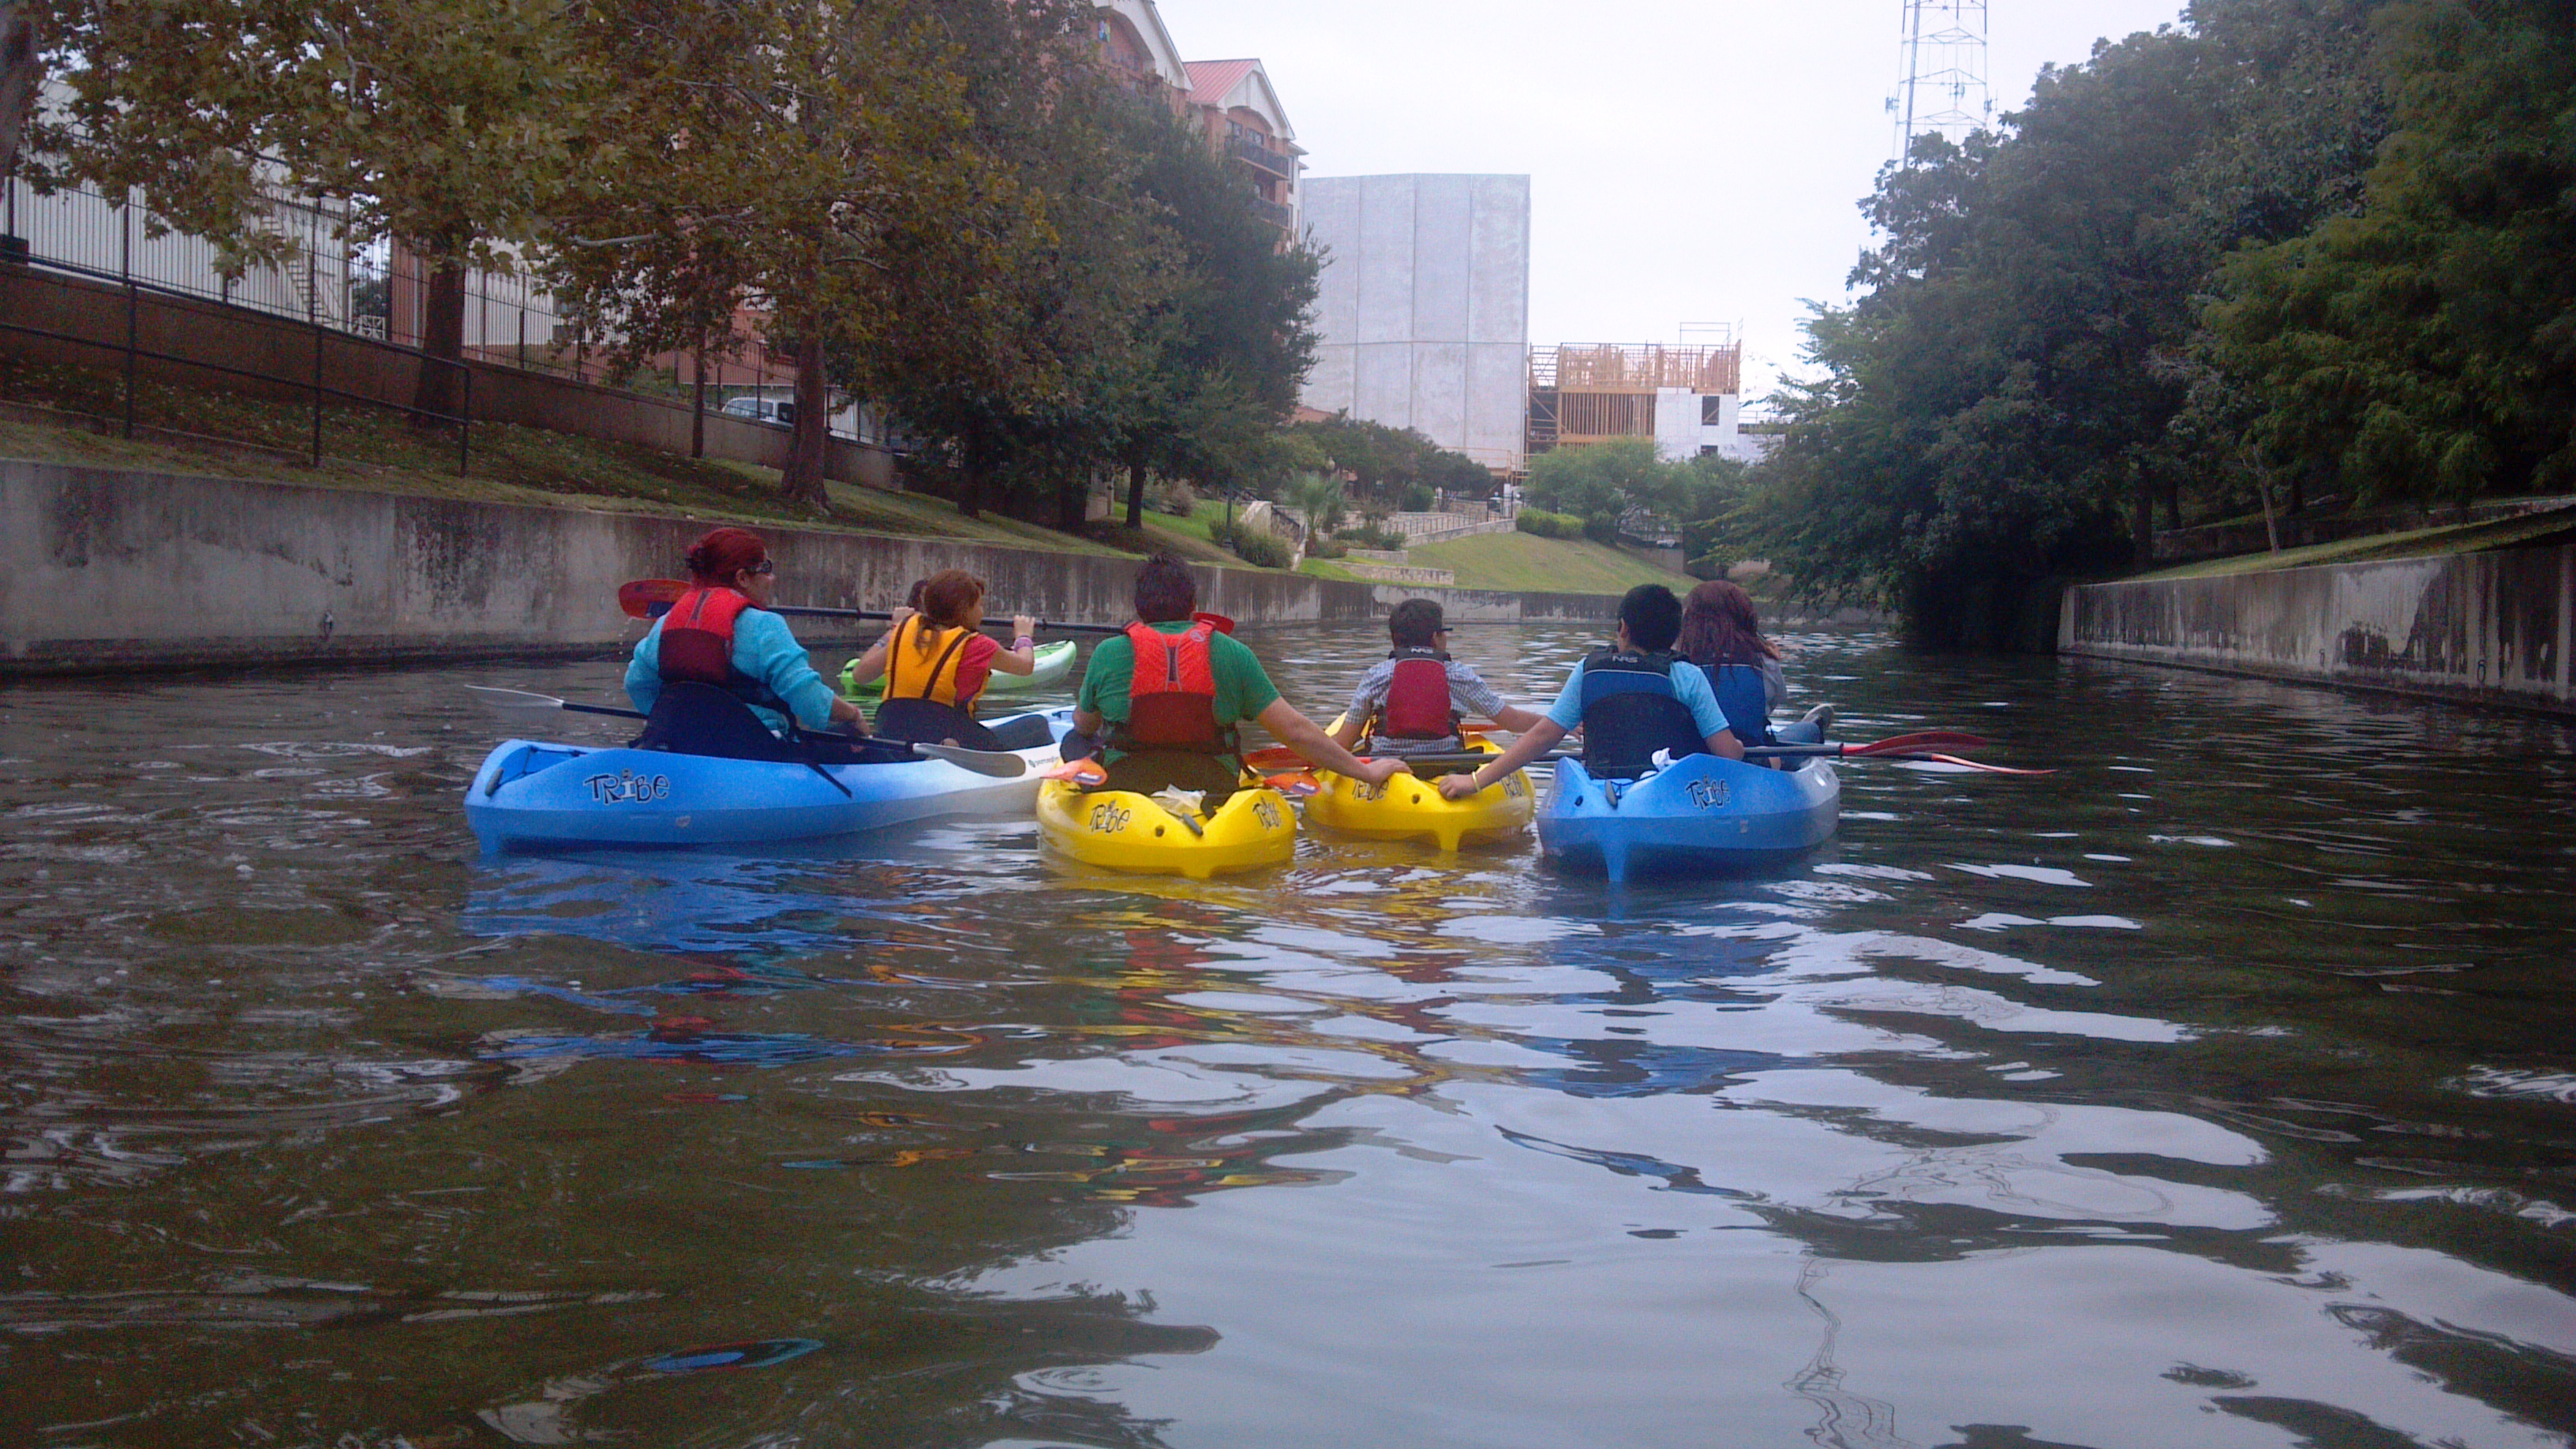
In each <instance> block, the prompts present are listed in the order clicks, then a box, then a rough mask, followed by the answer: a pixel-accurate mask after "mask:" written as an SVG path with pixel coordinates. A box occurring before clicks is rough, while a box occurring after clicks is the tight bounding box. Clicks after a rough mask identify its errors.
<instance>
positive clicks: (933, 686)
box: [885, 614, 982, 710]
mask: <svg viewBox="0 0 2576 1449" xmlns="http://www.w3.org/2000/svg"><path fill="white" fill-rule="evenodd" d="M925 633H927V634H928V635H929V636H930V641H931V647H932V648H933V649H936V650H938V654H937V655H936V657H934V658H933V659H932V660H931V661H930V663H929V664H927V665H923V664H921V663H919V662H918V661H919V660H920V658H921V652H920V649H919V648H918V641H919V640H920V638H921V637H922V635H923V634H925ZM952 635H953V636H954V637H953V638H952V637H950V636H952ZM974 635H975V631H974V630H972V629H966V628H956V629H942V628H940V627H939V626H938V625H936V624H933V623H931V622H930V621H929V620H927V619H925V618H923V617H922V616H920V615H919V614H915V615H913V616H912V617H911V618H909V619H906V620H904V621H903V622H902V623H900V624H897V625H895V626H894V637H893V638H892V639H890V640H888V641H886V683H885V697H886V698H888V699H926V700H929V701H930V702H931V703H932V704H945V705H950V706H952V707H956V708H962V709H967V710H972V709H973V707H974V703H975V696H974V695H968V696H967V697H966V698H964V699H960V698H958V697H957V675H958V672H959V671H960V670H961V669H962V668H963V667H964V666H965V662H966V641H967V640H969V639H971V638H973V637H974ZM942 640H945V641H946V645H945V647H942V645H941V641H942ZM916 669H918V670H920V671H921V673H920V675H919V677H918V678H907V677H906V676H907V675H909V674H910V673H911V672H912V671H913V670H916ZM976 693H978V694H980V693H982V691H981V690H978V691H976Z"/></svg>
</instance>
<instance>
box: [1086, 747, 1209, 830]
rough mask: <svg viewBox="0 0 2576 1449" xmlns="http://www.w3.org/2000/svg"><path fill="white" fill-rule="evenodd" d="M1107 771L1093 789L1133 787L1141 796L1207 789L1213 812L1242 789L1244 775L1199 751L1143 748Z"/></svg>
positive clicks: (1207, 804)
mask: <svg viewBox="0 0 2576 1449" xmlns="http://www.w3.org/2000/svg"><path fill="white" fill-rule="evenodd" d="M1108 770H1109V778H1108V780H1107V781H1105V782H1104V783H1102V784H1099V785H1095V786H1093V787H1092V788H1093V789H1095V790H1132V791H1134V792H1135V793H1137V794H1139V795H1151V794H1153V793H1154V792H1155V791H1157V790H1162V789H1167V788H1169V789H1179V790H1204V791H1206V792H1207V802H1206V809H1207V810H1208V812H1209V813H1210V814H1214V813H1215V811H1216V808H1217V807H1218V806H1219V805H1222V804H1224V803H1225V801H1226V799H1227V797H1228V796H1231V795H1232V794H1233V793H1234V792H1235V791H1237V790H1239V789H1241V788H1243V776H1242V775H1241V774H1239V773H1238V772H1236V771H1235V770H1234V769H1232V768H1231V767H1229V766H1228V765H1227V764H1226V762H1225V761H1223V760H1220V759H1218V758H1217V757H1216V756H1214V755H1204V754H1200V753H1199V752H1197V751H1196V750H1140V751H1137V752H1135V753H1133V754H1126V755H1120V756H1119V757H1118V758H1117V759H1115V760H1112V761H1110V762H1109V765H1108Z"/></svg>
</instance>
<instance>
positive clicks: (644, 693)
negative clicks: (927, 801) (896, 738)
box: [626, 528, 867, 734]
mask: <svg viewBox="0 0 2576 1449" xmlns="http://www.w3.org/2000/svg"><path fill="white" fill-rule="evenodd" d="M688 566H689V591H688V592H687V593H685V594H683V595H681V596H680V599H679V601H678V602H677V603H675V604H673V605H672V606H671V610H670V612H669V613H667V614H664V615H663V616H662V617H661V618H659V619H657V620H655V621H654V623H653V627H652V629H651V630H650V631H649V632H647V633H646V634H645V636H644V637H643V639H641V640H640V641H638V642H637V643H636V645H635V658H634V660H633V661H632V662H631V663H629V664H628V665H627V666H626V697H627V698H629V699H631V700H633V701H634V702H635V707H636V708H637V709H639V710H642V711H643V712H644V713H646V714H648V715H649V714H651V713H652V712H653V705H654V703H655V701H657V700H659V699H660V698H661V696H662V686H663V684H664V683H665V681H668V680H673V679H688V680H694V681H702V682H705V683H709V684H716V685H719V686H721V687H722V688H724V689H726V690H727V691H729V692H730V693H732V694H733V695H734V697H735V698H737V699H740V700H741V701H742V702H743V703H744V704H746V705H749V706H750V707H751V711H752V713H753V714H755V715H757V716H759V717H760V721H761V723H763V724H765V725H767V726H769V728H770V729H771V730H772V731H773V732H777V733H781V734H783V733H785V732H786V731H787V729H788V725H789V721H790V719H791V718H792V719H793V720H794V722H795V723H797V724H800V725H803V726H804V727H805V728H807V729H821V728H823V727H825V726H826V725H845V726H848V727H849V728H850V730H851V731H852V732H854V733H859V734H865V733H866V732H867V724H866V721H865V719H864V717H863V716H861V715H860V713H859V707H858V706H857V705H854V704H852V703H850V702H849V701H848V700H845V699H843V698H841V697H840V695H839V693H838V692H837V691H835V690H834V689H833V688H832V687H831V686H830V685H828V684H826V683H824V682H823V676H822V675H820V674H818V673H816V672H815V669H814V663H813V661H812V660H811V659H809V658H807V657H806V654H805V646H804V645H802V644H799V643H797V642H796V635H795V633H794V632H793V631H791V630H790V629H789V628H788V627H787V621H786V620H785V619H782V618H780V617H779V616H778V615H776V614H773V613H771V612H769V601H770V599H771V598H772V597H773V596H774V595H775V594H776V592H777V588H778V566H777V564H776V563H775V562H774V561H773V560H772V559H771V558H770V557H769V545H768V544H767V543H765V542H763V541H762V539H761V537H760V535H759V534H756V533H753V532H751V531H750V530H749V529H743V528H719V529H717V530H716V531H714V532H713V533H710V534H708V535H707V536H706V537H704V538H702V539H699V540H698V541H697V542H696V543H695V544H694V545H692V546H691V547H690V549H689V554H688ZM666 631H667V632H669V633H671V634H672V635H673V638H672V648H671V651H670V653H671V657H670V658H668V659H665V658H664V655H663V641H664V635H665V633H666Z"/></svg>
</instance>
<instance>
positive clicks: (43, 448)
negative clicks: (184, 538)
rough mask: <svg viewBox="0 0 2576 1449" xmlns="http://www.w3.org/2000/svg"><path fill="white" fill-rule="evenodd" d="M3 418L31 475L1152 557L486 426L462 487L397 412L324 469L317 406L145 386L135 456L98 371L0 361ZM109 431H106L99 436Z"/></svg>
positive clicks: (938, 510) (5, 436) (364, 411)
mask: <svg viewBox="0 0 2576 1449" xmlns="http://www.w3.org/2000/svg"><path fill="white" fill-rule="evenodd" d="M0 402H8V403H15V404H19V405H20V406H21V407H23V408H26V409H29V410H30V411H27V412H22V413H18V414H16V415H14V416H11V417H6V418H0V456H6V457H11V458H24V459H28V460H30V461H34V462H43V463H67V464H77V465H86V466H95V467H112V468H127V469H138V470H148V471H154V472H167V473H193V474H209V475H213V476H216V477H226V478H246V479H261V480H265V481H270V482H285V483H293V484H298V485H302V486H307V487H319V488H347V489H353V490H361V491H365V492H371V493H398V494H407V495H412V496H422V497H433V498H454V499H467V500H478V501H488V502H497V503H521V504H535V505H540V506H550V507H559V508H581V509H588V510H592V511H598V512H618V513H643V514H651V515H655V516H659V517H671V516H678V517H682V518H687V519H692V520H702V521H707V522H721V523H748V524H760V523H792V524H795V525H798V526H801V527H808V528H826V529H834V530H839V531H846V532H853V533H875V534H892V535H896V536H900V537H908V538H949V539H956V540H959V541H961V542H970V543H985V544H996V545H1001V546H1004V547H1011V548H1036V549H1044V550H1047V551H1049V552H1054V553H1083V554H1102V555H1115V554H1119V553H1136V552H1143V551H1144V550H1143V549H1120V548H1118V547H1116V546H1115V545H1114V544H1112V543H1104V542H1097V541H1094V540H1092V539H1088V538H1081V537H1076V536H1073V535H1070V534H1064V533H1058V532H1056V531H1055V530H1054V529H1051V528H1047V527H1045V526H1043V525H1040V524H1034V523H1022V522H1019V521H1018V520H1016V519H1010V518H1001V517H994V516H989V515H988V516H986V517H983V518H972V519H970V518H965V517H962V516H960V515H959V514H958V512H957V510H956V508H955V506H954V505H952V504H950V503H948V502H946V501H945V500H943V499H938V498H932V497H929V496H927V495H923V494H915V493H890V492H884V491H881V490H878V489H873V488H863V487H860V486H858V485H855V484H847V483H834V484H831V485H829V487H828V489H827V493H828V496H829V497H830V500H831V511H830V512H829V513H828V514H826V513H822V512H818V511H816V510H814V509H813V508H810V507H807V506H804V505H799V504H791V503H789V502H788V501H787V500H786V499H785V498H784V497H782V496H781V495H780V493H779V491H778V472H777V470H776V469H774V468H763V467H760V466H758V465H756V464H750V463H739V462H734V461H731V460H726V459H715V458H707V459H694V458H687V457H683V456H681V455H678V454H675V453H663V452H658V451H656V450H654V449H651V448H645V447H639V446H635V445H632V444H625V443H609V442H601V441H598V440H595V439H590V438H579V437H574V436H572V435H570V434H567V433H556V432H548V431H546V430H544V429H541V428H524V427H518V426H515V425H511V424H506V423H477V424H475V426H474V432H473V437H472V452H471V455H470V459H469V463H468V468H467V472H466V473H465V475H464V476H462V477H460V476H458V474H457V471H456V443H455V439H454V437H453V435H451V434H445V433H438V432H422V431H419V430H416V429H414V428H412V427H411V426H410V425H409V424H407V423H406V422H404V421H403V419H402V417H401V415H400V414H398V413H395V412H394V411H392V410H391V409H386V408H339V407H326V408H325V409H323V415H322V418H323V422H322V447H323V458H322V463H321V466H319V467H315V466H313V464H312V463H311V462H310V453H309V451H308V450H309V448H310V446H311V441H312V426H313V413H312V410H311V408H310V407H309V406H307V405H305V404H302V403H292V402H273V401H268V400H265V399H259V398H251V397H245V396H242V395H240V394H237V393H230V392H221V391H215V390H212V389H205V388H193V387H178V386H173V385H171V384H167V383H159V382H152V381H148V380H147V381H145V382H143V383H142V384H141V385H140V386H139V387H137V388H136V390H135V420H136V422H137V424H138V425H139V428H138V432H137V434H136V436H135V438H133V439H132V440H128V439H126V438H124V437H123V436H121V432H122V429H121V427H119V426H117V424H119V423H121V421H122V418H123V412H124V403H123V400H122V397H121V395H120V394H119V392H118V378H117V376H116V375H115V374H114V373H112V372H106V371H102V370H99V369H93V368H71V367H38V366H31V365H26V364H16V365H11V364H10V362H9V360H8V359H5V358H0ZM37 410H42V411H37ZM102 423H105V424H106V425H107V426H108V427H109V429H110V431H108V432H106V433H101V432H98V431H96V430H95V429H96V428H97V427H98V426H100V425H101V424H102ZM1227 557H1228V558H1231V555H1227Z"/></svg>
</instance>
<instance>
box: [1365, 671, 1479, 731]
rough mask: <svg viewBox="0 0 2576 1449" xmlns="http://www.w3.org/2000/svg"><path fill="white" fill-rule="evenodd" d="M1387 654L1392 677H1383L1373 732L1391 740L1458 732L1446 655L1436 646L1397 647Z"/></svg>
mask: <svg viewBox="0 0 2576 1449" xmlns="http://www.w3.org/2000/svg"><path fill="white" fill-rule="evenodd" d="M1387 658H1389V659H1392V660H1394V661H1395V677H1394V678H1392V679H1390V680H1388V681H1387V685H1386V701H1385V703H1383V704H1380V705H1379V706H1378V707H1377V728H1376V729H1375V730H1374V731H1373V733H1376V734H1379V735H1383V736H1385V737H1386V738H1388V739H1391V740H1438V739H1447V738H1448V737H1449V736H1451V735H1454V734H1456V733H1458V716H1457V715H1456V714H1455V713H1454V712H1452V711H1451V710H1450V708H1449V656H1447V655H1445V654H1443V653H1441V652H1440V651H1439V650H1437V649H1398V650H1395V651H1394V652H1393V653H1390V654H1389V655H1387Z"/></svg>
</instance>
